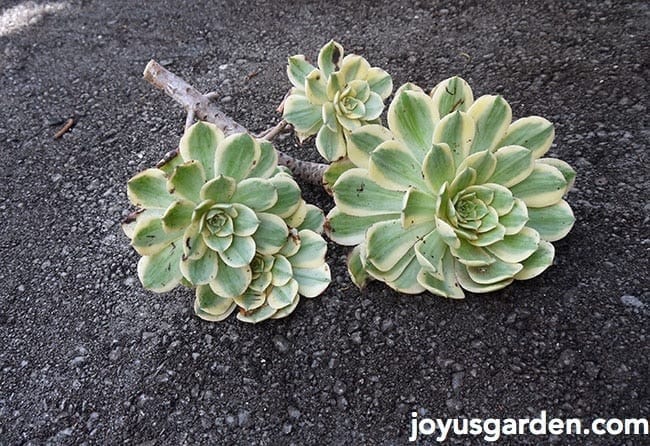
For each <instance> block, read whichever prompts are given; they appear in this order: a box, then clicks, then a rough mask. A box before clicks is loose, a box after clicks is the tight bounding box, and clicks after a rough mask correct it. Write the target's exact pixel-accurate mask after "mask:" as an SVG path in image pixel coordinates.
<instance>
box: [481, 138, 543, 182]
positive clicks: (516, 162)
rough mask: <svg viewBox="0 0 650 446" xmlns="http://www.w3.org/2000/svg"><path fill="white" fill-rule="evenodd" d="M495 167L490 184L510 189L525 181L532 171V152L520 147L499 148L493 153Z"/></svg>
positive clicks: (533, 164)
mask: <svg viewBox="0 0 650 446" xmlns="http://www.w3.org/2000/svg"><path fill="white" fill-rule="evenodd" d="M494 156H495V157H496V159H497V165H496V168H495V170H494V173H493V174H492V176H491V177H490V179H489V181H490V183H497V184H501V185H503V186H505V187H511V186H514V185H515V184H517V183H519V182H521V181H523V180H525V179H526V178H527V177H528V175H530V173H531V172H532V171H533V167H534V166H535V163H534V161H533V152H531V151H530V150H528V149H527V148H525V147H522V146H505V147H501V148H500V149H499V150H497V151H496V152H495V153H494Z"/></svg>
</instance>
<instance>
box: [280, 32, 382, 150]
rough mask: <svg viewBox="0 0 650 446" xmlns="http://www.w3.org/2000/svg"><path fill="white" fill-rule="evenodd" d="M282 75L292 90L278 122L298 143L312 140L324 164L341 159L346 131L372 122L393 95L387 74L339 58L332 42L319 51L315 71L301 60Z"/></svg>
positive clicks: (340, 54)
mask: <svg viewBox="0 0 650 446" xmlns="http://www.w3.org/2000/svg"><path fill="white" fill-rule="evenodd" d="M287 75H288V76H289V80H290V81H291V83H292V84H293V88H292V89H291V94H290V95H289V97H288V98H287V99H286V101H285V104H284V111H283V117H284V119H285V120H286V121H287V122H289V123H290V124H292V125H293V127H294V129H295V131H296V134H297V135H298V138H299V139H300V140H301V141H302V140H304V139H306V138H308V137H310V136H312V135H316V148H317V149H318V152H319V153H320V154H321V155H322V156H323V158H325V159H326V160H328V161H330V162H331V161H336V160H338V159H340V158H343V157H345V156H346V154H347V145H348V141H347V138H348V135H349V133H350V132H351V131H353V130H354V129H357V128H359V127H361V126H363V125H365V124H368V123H376V122H378V118H379V116H380V115H381V113H382V111H383V110H384V100H385V99H386V98H387V97H388V96H390V94H391V92H392V90H393V81H392V79H391V77H390V75H388V73H386V72H385V71H384V70H382V69H381V68H377V67H371V66H370V64H369V63H368V61H366V59H364V58H363V57H361V56H358V55H356V54H349V55H347V56H345V57H344V55H343V47H342V46H341V45H340V44H338V43H337V42H335V41H330V42H329V43H328V44H327V45H325V46H324V47H323V48H322V49H321V50H320V53H319V55H318V68H315V67H314V66H313V65H311V64H310V63H309V62H307V60H306V59H305V56H302V55H298V56H293V57H290V58H289V65H288V67H287Z"/></svg>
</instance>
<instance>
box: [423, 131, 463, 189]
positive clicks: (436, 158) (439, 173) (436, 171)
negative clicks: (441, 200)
mask: <svg viewBox="0 0 650 446" xmlns="http://www.w3.org/2000/svg"><path fill="white" fill-rule="evenodd" d="M422 173H423V175H424V179H425V181H426V182H427V184H428V186H429V190H431V191H432V192H434V193H436V194H437V193H438V191H439V190H440V188H441V187H442V185H443V184H444V183H450V182H451V181H453V179H454V177H455V175H456V163H455V162H454V156H453V154H452V152H451V150H450V149H449V146H448V145H447V144H444V143H442V144H434V145H433V147H432V148H431V150H430V151H429V152H428V153H427V154H426V156H425V157H424V161H423V163H422Z"/></svg>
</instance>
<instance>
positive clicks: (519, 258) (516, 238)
mask: <svg viewBox="0 0 650 446" xmlns="http://www.w3.org/2000/svg"><path fill="white" fill-rule="evenodd" d="M539 240H540V238H539V233H538V232H537V231H535V230H534V229H531V228H529V227H524V228H522V230H521V231H519V232H518V233H517V234H514V235H506V236H504V237H503V240H500V241H498V242H496V243H492V244H491V245H490V246H487V247H486V249H487V250H488V251H490V252H491V253H492V254H494V255H495V256H496V257H498V258H499V259H500V260H502V261H504V262H506V263H518V262H523V261H524V260H526V259H527V258H528V257H530V256H531V255H532V254H533V253H534V252H535V251H537V247H538V246H539Z"/></svg>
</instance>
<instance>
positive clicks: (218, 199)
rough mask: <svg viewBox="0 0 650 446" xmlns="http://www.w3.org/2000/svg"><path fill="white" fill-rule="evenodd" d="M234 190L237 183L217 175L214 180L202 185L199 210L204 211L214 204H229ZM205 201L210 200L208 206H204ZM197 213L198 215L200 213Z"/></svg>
mask: <svg viewBox="0 0 650 446" xmlns="http://www.w3.org/2000/svg"><path fill="white" fill-rule="evenodd" d="M236 189H237V183H236V182H235V180H234V179H232V178H230V177H224V176H223V175H219V176H217V177H216V178H213V179H211V180H210V181H208V182H207V183H205V184H204V185H203V187H202V188H201V192H200V194H199V195H200V198H201V200H203V201H202V202H201V206H200V207H201V210H204V209H203V207H205V209H207V208H209V207H212V205H214V204H216V203H230V201H231V198H232V196H233V194H234V193H235V190H236ZM206 200H210V204H209V205H207V204H204V203H205V202H206ZM197 209H198V208H197ZM197 212H198V213H200V211H197ZM197 217H198V215H197Z"/></svg>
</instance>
